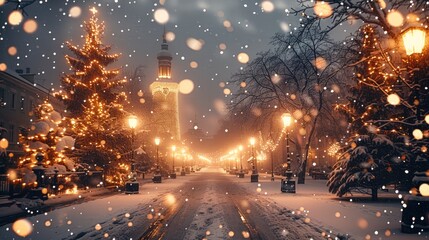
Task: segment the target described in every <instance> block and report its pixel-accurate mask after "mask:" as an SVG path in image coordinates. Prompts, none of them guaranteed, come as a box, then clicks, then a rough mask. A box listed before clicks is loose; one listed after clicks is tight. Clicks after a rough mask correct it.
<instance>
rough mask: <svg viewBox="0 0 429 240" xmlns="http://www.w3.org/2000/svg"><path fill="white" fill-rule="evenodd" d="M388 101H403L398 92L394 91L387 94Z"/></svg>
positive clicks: (395, 103)
mask: <svg viewBox="0 0 429 240" xmlns="http://www.w3.org/2000/svg"><path fill="white" fill-rule="evenodd" d="M387 102H388V103H389V104H391V105H398V104H399V103H401V98H400V97H399V96H398V94H396V93H392V94H389V96H387Z"/></svg>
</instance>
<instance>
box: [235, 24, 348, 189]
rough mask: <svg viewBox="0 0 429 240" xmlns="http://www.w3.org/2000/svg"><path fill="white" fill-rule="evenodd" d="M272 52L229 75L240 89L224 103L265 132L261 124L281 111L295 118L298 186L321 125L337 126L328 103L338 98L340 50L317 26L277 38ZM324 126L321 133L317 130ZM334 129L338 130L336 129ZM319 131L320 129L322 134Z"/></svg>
mask: <svg viewBox="0 0 429 240" xmlns="http://www.w3.org/2000/svg"><path fill="white" fill-rule="evenodd" d="M272 45H273V49H272V50H270V51H267V52H264V53H260V54H259V56H258V57H257V58H256V59H255V60H253V61H252V62H251V63H249V64H248V65H247V66H246V67H245V69H244V70H243V71H241V72H239V73H237V74H235V75H234V76H233V79H232V82H233V83H235V84H237V85H239V86H241V89H240V90H239V91H238V92H236V93H234V94H233V96H232V100H231V102H230V103H229V106H228V107H229V109H230V110H231V111H230V112H232V114H236V115H237V116H240V117H244V118H246V119H248V120H251V124H252V127H253V128H257V129H260V130H261V131H264V132H266V133H269V129H267V128H269V124H264V123H266V122H267V120H270V119H271V118H272V117H273V116H275V115H277V116H278V114H279V113H280V114H281V112H290V113H292V115H293V116H294V118H295V119H296V123H297V124H296V125H295V126H294V128H295V131H294V134H293V136H294V140H293V141H294V142H295V144H296V149H297V151H298V156H300V159H302V160H301V162H300V168H299V180H298V182H299V183H304V182H305V180H304V177H305V171H306V163H307V158H308V155H309V149H310V145H311V144H312V141H313V140H314V139H313V138H314V137H315V134H316V132H317V129H319V131H320V132H323V130H326V129H328V127H327V126H329V124H328V125H326V121H328V122H330V123H334V122H336V120H338V118H335V117H334V116H333V115H332V106H333V103H335V102H337V100H338V96H339V95H340V94H342V93H341V91H340V89H341V86H342V84H343V83H342V81H340V79H341V76H340V75H339V73H340V72H342V70H343V67H344V66H346V65H347V62H346V61H344V60H342V58H341V56H340V54H342V51H340V49H341V48H342V46H341V45H339V44H337V43H335V42H333V41H332V40H331V39H329V38H328V37H327V35H326V34H324V33H323V32H321V31H320V30H319V29H318V28H316V27H311V28H308V29H305V28H303V29H300V31H299V32H298V33H294V34H287V35H286V34H276V35H275V36H274V38H273V41H272ZM321 124H323V128H320V127H321V126H322V125H321ZM337 126H338V125H337ZM322 129H323V130H322Z"/></svg>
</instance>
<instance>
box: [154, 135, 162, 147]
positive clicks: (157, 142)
mask: <svg viewBox="0 0 429 240" xmlns="http://www.w3.org/2000/svg"><path fill="white" fill-rule="evenodd" d="M160 143H161V139H160V138H159V137H156V138H155V145H156V146H159V144H160Z"/></svg>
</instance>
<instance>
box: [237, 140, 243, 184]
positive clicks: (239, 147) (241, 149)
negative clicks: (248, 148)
mask: <svg viewBox="0 0 429 240" xmlns="http://www.w3.org/2000/svg"><path fill="white" fill-rule="evenodd" d="M242 151H243V146H242V145H240V146H238V152H239V153H240V173H238V177H239V178H244V172H243V161H242V156H241V152H242Z"/></svg>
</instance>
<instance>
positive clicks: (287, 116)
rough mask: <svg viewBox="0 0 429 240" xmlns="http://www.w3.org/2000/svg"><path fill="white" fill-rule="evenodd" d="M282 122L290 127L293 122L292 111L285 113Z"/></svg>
mask: <svg viewBox="0 0 429 240" xmlns="http://www.w3.org/2000/svg"><path fill="white" fill-rule="evenodd" d="M282 122H283V126H284V127H289V126H290V125H291V124H292V115H290V113H283V114H282Z"/></svg>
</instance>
